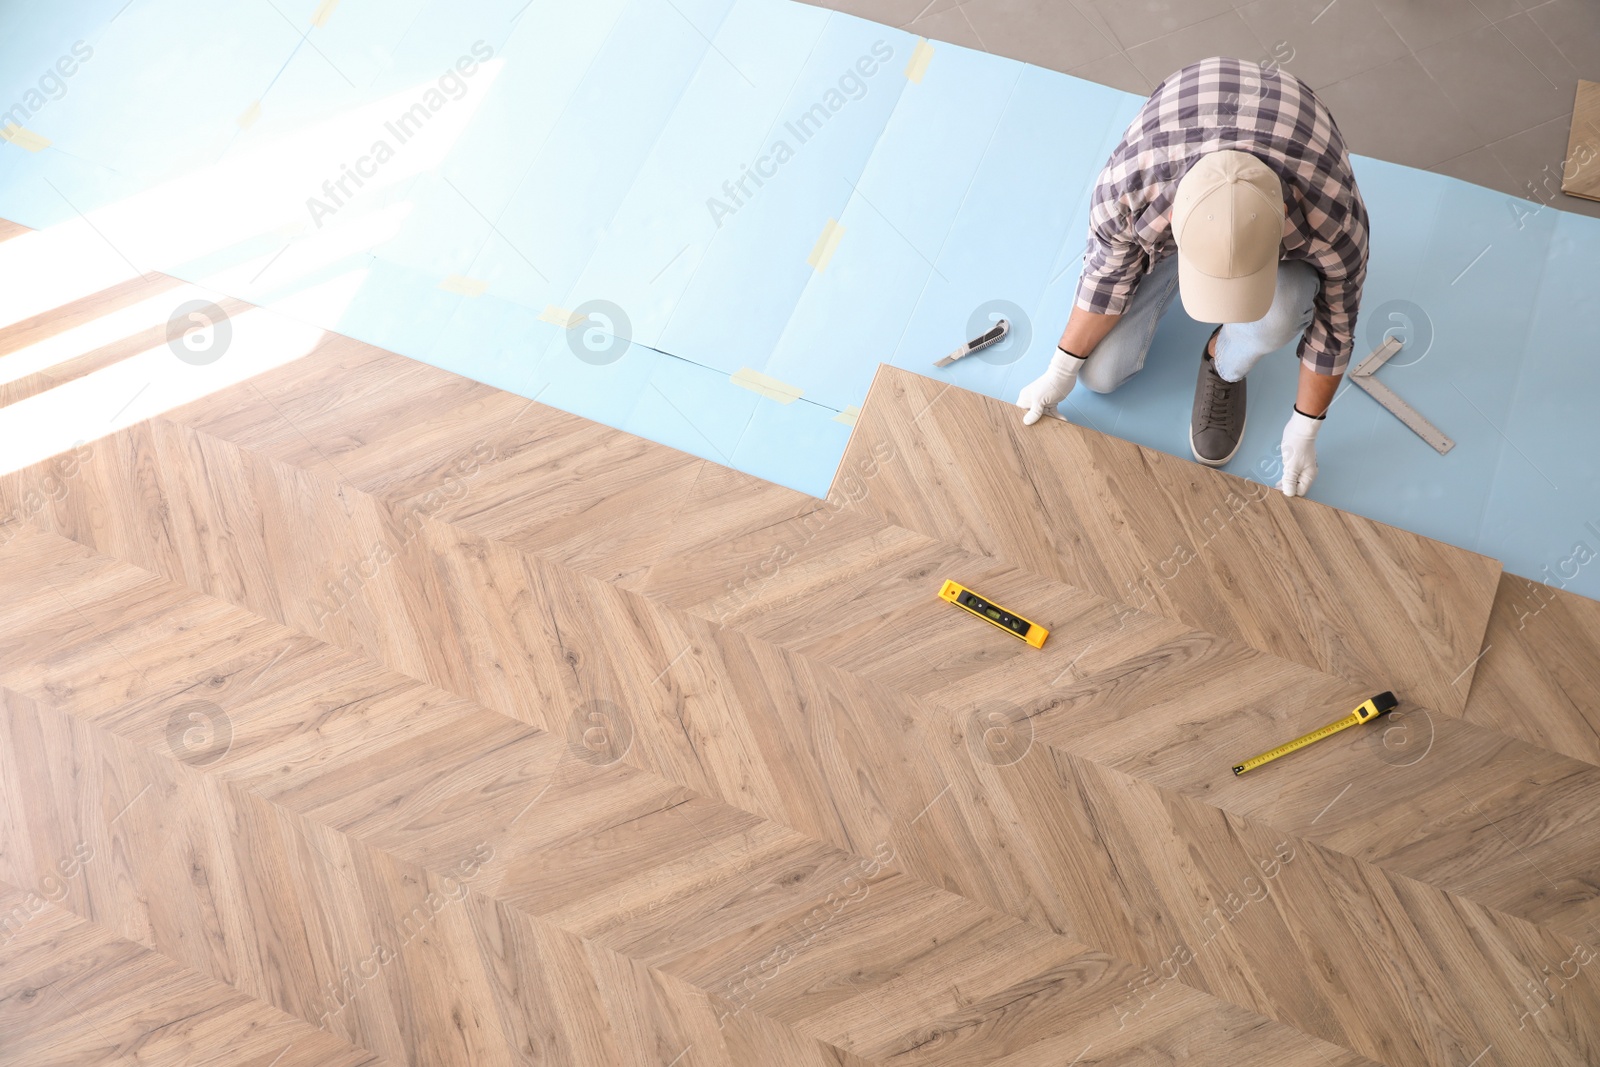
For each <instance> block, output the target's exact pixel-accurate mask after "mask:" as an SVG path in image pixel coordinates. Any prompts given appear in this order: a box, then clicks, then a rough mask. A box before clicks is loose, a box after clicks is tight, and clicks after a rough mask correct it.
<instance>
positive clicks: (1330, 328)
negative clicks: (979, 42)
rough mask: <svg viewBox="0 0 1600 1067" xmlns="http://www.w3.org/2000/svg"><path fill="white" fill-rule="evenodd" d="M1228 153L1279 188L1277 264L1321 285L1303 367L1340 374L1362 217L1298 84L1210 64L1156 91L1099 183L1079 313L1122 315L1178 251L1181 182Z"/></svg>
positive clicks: (1361, 272)
mask: <svg viewBox="0 0 1600 1067" xmlns="http://www.w3.org/2000/svg"><path fill="white" fill-rule="evenodd" d="M1222 149H1234V150H1237V151H1241V152H1249V153H1250V154H1251V155H1253V156H1255V157H1256V158H1258V159H1260V160H1261V161H1262V162H1263V163H1265V164H1266V165H1267V166H1268V167H1271V168H1272V170H1273V171H1275V172H1276V173H1277V175H1278V177H1279V178H1280V179H1281V180H1282V182H1283V186H1284V190H1285V192H1286V193H1287V197H1286V199H1287V201H1288V205H1289V206H1288V213H1287V216H1286V217H1285V219H1284V227H1283V246H1282V249H1281V253H1280V254H1281V258H1282V259H1291V260H1292V259H1298V260H1304V261H1305V262H1307V263H1309V264H1310V265H1311V266H1312V267H1314V268H1315V269H1316V271H1317V273H1318V274H1319V275H1320V276H1321V278H1322V286H1321V289H1320V290H1319V291H1318V293H1317V297H1316V310H1315V314H1314V316H1313V318H1312V321H1311V324H1310V325H1309V326H1307V327H1306V330H1305V334H1304V335H1303V336H1302V337H1301V339H1300V361H1301V363H1302V364H1304V365H1305V366H1307V367H1310V368H1311V369H1312V370H1314V371H1315V372H1317V373H1318V374H1343V373H1344V370H1345V367H1346V365H1347V364H1348V363H1349V362H1350V354H1351V351H1352V349H1353V347H1354V342H1355V326H1356V309H1357V307H1358V305H1359V304H1360V302H1361V285H1362V282H1363V281H1365V279H1366V274H1367V208H1366V205H1365V204H1364V203H1362V200H1361V193H1360V191H1359V190H1358V189H1357V188H1356V179H1355V175H1354V174H1352V173H1351V171H1350V157H1349V155H1348V154H1347V153H1346V152H1345V148H1344V139H1343V138H1342V137H1340V136H1339V128H1338V127H1337V126H1335V125H1334V123H1333V116H1331V115H1330V114H1328V109H1327V108H1325V107H1323V105H1322V103H1321V101H1319V100H1318V99H1317V98H1316V97H1315V96H1314V95H1312V92H1311V90H1310V89H1309V88H1307V86H1306V85H1305V83H1304V82H1302V81H1300V79H1298V78H1296V77H1295V76H1294V75H1292V74H1289V73H1288V72H1286V71H1280V70H1276V69H1265V68H1263V67H1262V66H1260V65H1259V64H1256V63H1250V62H1245V61H1243V60H1238V59H1226V58H1222V57H1217V58H1213V59H1203V60H1201V61H1200V62H1198V63H1195V64H1193V65H1191V66H1187V67H1184V68H1183V69H1182V70H1180V71H1178V72H1177V73H1175V74H1173V75H1172V76H1171V77H1169V78H1167V79H1166V80H1165V81H1163V82H1162V83H1161V84H1160V85H1158V86H1156V91H1155V93H1154V94H1153V95H1152V96H1151V97H1150V99H1149V100H1148V101H1147V102H1146V103H1145V105H1144V107H1143V108H1141V109H1140V110H1139V114H1138V115H1137V116H1135V118H1134V120H1133V122H1132V123H1131V124H1130V125H1129V126H1128V132H1127V133H1126V134H1124V135H1123V138H1122V143H1121V144H1119V145H1118V146H1117V148H1116V150H1115V151H1114V152H1112V153H1111V159H1110V160H1108V161H1107V163H1106V166H1105V169H1104V170H1102V171H1101V172H1100V178H1099V180H1098V181H1097V182H1096V184H1095V190H1094V199H1093V202H1092V203H1091V205H1090V208H1089V245H1088V248H1087V250H1086V251H1085V252H1084V260H1083V274H1082V275H1081V277H1080V278H1079V280H1078V294H1077V306H1078V307H1080V308H1082V309H1083V310H1085V311H1095V312H1100V313H1103V314H1111V315H1120V314H1121V313H1122V312H1124V311H1125V310H1127V307H1128V301H1129V300H1131V299H1132V297H1133V294H1134V290H1136V289H1137V288H1138V286H1139V280H1140V278H1142V277H1143V276H1144V275H1145V274H1146V273H1148V272H1149V270H1150V268H1151V266H1152V265H1154V264H1155V263H1157V262H1158V261H1160V260H1161V259H1163V258H1165V257H1166V256H1169V255H1172V254H1173V253H1174V252H1176V251H1177V244H1176V243H1175V242H1174V240H1173V237H1172V201H1173V198H1174V196H1176V195H1177V191H1178V179H1180V178H1182V177H1183V176H1184V174H1186V173H1188V170H1189V167H1190V165H1191V164H1192V163H1193V162H1194V161H1195V160H1196V159H1198V158H1199V157H1200V156H1202V155H1204V154H1205V153H1207V152H1215V151H1219V150H1222Z"/></svg>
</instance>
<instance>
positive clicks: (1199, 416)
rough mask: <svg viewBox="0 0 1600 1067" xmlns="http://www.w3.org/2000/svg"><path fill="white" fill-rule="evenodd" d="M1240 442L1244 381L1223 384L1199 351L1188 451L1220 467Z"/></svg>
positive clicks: (1205, 462) (1208, 361) (1242, 433)
mask: <svg viewBox="0 0 1600 1067" xmlns="http://www.w3.org/2000/svg"><path fill="white" fill-rule="evenodd" d="M1209 343H1210V342H1209V340H1208V341H1207V344H1209ZM1243 440H1244V379H1242V378H1241V379H1240V380H1239V381H1236V382H1229V381H1224V380H1223V378H1222V376H1221V375H1219V374H1218V373H1217V371H1216V368H1215V367H1214V366H1212V364H1211V361H1210V360H1209V359H1206V358H1205V355H1204V350H1203V349H1202V350H1201V357H1200V380H1199V381H1198V382H1197V383H1196V384H1195V387H1194V411H1193V412H1191V413H1190V415H1189V450H1190V451H1191V452H1193V453H1194V458H1195V459H1197V460H1199V461H1200V462H1201V463H1204V464H1205V465H1206V466H1208V467H1220V466H1222V465H1223V464H1225V463H1227V462H1228V460H1230V459H1232V458H1233V454H1234V453H1235V452H1237V451H1239V442H1241V441H1243Z"/></svg>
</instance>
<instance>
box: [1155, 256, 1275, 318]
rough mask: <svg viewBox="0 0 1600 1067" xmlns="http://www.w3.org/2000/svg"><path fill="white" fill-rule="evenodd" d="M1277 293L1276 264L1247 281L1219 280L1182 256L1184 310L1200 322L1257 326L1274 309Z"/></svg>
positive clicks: (1180, 275) (1180, 273) (1180, 272)
mask: <svg viewBox="0 0 1600 1067" xmlns="http://www.w3.org/2000/svg"><path fill="white" fill-rule="evenodd" d="M1277 292H1278V264H1277V261H1276V260H1271V261H1268V263H1267V265H1266V266H1265V267H1262V268H1261V269H1260V270H1258V271H1256V272H1255V273H1254V274H1247V275H1245V276H1244V277H1243V278H1216V277H1213V276H1211V275H1209V274H1203V273H1201V272H1200V270H1199V269H1198V268H1196V267H1195V266H1194V265H1193V264H1191V263H1190V262H1189V261H1188V259H1187V258H1185V257H1184V254H1183V252H1182V251H1181V250H1180V251H1179V252H1178V293H1179V295H1180V296H1182V298H1183V310H1184V311H1186V312H1187V313H1188V315H1189V317H1190V318H1191V319H1194V320H1195V321H1196V322H1255V321H1256V320H1257V319H1259V318H1262V317H1263V316H1265V315H1266V313H1267V311H1268V310H1269V309H1271V307H1272V298H1273V297H1274V296H1276V295H1277Z"/></svg>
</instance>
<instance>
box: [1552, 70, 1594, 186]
mask: <svg viewBox="0 0 1600 1067" xmlns="http://www.w3.org/2000/svg"><path fill="white" fill-rule="evenodd" d="M1561 191H1562V192H1563V193H1566V194H1567V195H1568V196H1581V197H1583V198H1584V199H1586V200H1600V82H1592V81H1585V80H1584V79H1582V78H1579V79H1578V88H1577V91H1576V93H1575V94H1574V96H1573V100H1572V127H1571V129H1570V130H1569V131H1568V133H1567V154H1566V156H1565V158H1564V160H1563V163H1562V171H1561Z"/></svg>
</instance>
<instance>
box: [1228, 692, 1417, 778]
mask: <svg viewBox="0 0 1600 1067" xmlns="http://www.w3.org/2000/svg"><path fill="white" fill-rule="evenodd" d="M1399 703H1400V702H1399V701H1398V700H1396V699H1395V697H1394V694H1393V693H1379V694H1378V695H1377V696H1375V697H1369V698H1367V699H1366V700H1364V701H1362V702H1361V705H1360V707H1358V708H1356V710H1355V711H1352V712H1351V713H1350V714H1349V715H1346V716H1345V717H1344V718H1342V719H1340V720H1339V721H1338V722H1330V723H1329V724H1328V725H1326V726H1324V727H1323V728H1322V729H1320V730H1313V731H1311V732H1310V733H1309V734H1306V735H1305V736H1304V737H1297V738H1295V739H1294V740H1293V741H1290V742H1289V743H1288V744H1285V745H1279V746H1278V747H1277V748H1274V749H1272V750H1270V751H1268V752H1263V753H1261V755H1259V756H1251V757H1250V758H1249V759H1247V760H1245V761H1244V762H1243V763H1241V764H1239V765H1238V766H1236V767H1234V768H1233V773H1234V774H1236V775H1238V774H1243V773H1244V772H1245V771H1253V770H1255V769H1256V768H1257V767H1259V766H1261V765H1262V764H1263V763H1271V762H1272V761H1273V760H1275V759H1277V758H1278V757H1279V756H1287V755H1288V754H1289V753H1291V752H1294V751H1296V750H1297V749H1302V748H1305V747H1306V746H1307V745H1310V744H1315V743H1316V742H1318V741H1321V740H1322V739H1323V738H1324V737H1332V736H1333V735H1334V734H1336V733H1338V732H1339V731H1340V730H1346V729H1349V728H1350V727H1352V726H1359V725H1360V724H1361V723H1364V722H1371V721H1372V720H1373V719H1376V718H1377V717H1378V716H1379V715H1387V714H1388V713H1389V712H1391V711H1393V710H1394V709H1395V708H1396V707H1397V706H1398V705H1399Z"/></svg>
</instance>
